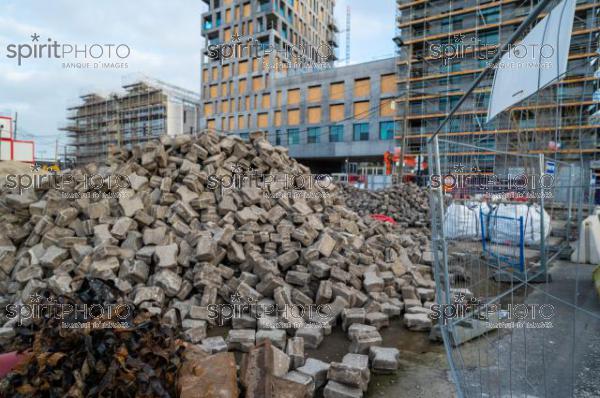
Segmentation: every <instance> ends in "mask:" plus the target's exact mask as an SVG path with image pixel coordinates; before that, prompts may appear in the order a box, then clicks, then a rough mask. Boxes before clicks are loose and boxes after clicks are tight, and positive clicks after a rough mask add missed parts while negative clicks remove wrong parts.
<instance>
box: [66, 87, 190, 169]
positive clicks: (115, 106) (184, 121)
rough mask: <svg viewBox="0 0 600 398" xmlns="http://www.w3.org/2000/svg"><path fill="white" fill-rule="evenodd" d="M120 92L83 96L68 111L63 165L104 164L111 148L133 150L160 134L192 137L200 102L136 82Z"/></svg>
mask: <svg viewBox="0 0 600 398" xmlns="http://www.w3.org/2000/svg"><path fill="white" fill-rule="evenodd" d="M123 89H124V92H122V93H112V94H110V95H100V94H98V93H89V94H85V95H82V96H81V100H82V101H83V103H82V104H81V105H78V106H74V107H71V108H68V110H67V111H68V115H67V118H68V120H69V123H68V124H67V126H65V127H64V128H62V130H64V131H66V132H67V136H68V138H69V141H70V143H69V145H68V146H67V153H66V154H65V157H66V160H67V161H70V162H74V163H75V164H78V165H80V164H86V163H90V162H97V161H100V162H101V161H103V160H105V159H106V157H107V155H108V149H109V146H110V145H118V146H123V147H125V148H131V147H132V146H133V145H135V144H138V143H142V142H145V141H148V140H151V139H153V138H156V137H159V136H161V135H164V134H168V135H178V134H184V133H185V134H195V133H196V132H197V129H198V109H199V104H200V97H199V95H197V94H196V93H194V92H192V91H188V90H185V89H182V88H179V87H176V86H172V85H170V84H167V83H164V82H161V81H158V80H155V79H150V78H141V79H137V80H135V81H134V82H132V83H130V84H125V85H123Z"/></svg>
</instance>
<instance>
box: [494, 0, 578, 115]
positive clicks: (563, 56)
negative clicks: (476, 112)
mask: <svg viewBox="0 0 600 398" xmlns="http://www.w3.org/2000/svg"><path fill="white" fill-rule="evenodd" d="M575 3H576V0H563V1H561V2H560V3H558V4H557V5H556V7H554V9H552V11H551V12H550V14H548V15H547V16H546V17H545V18H544V19H542V20H541V22H540V23H538V24H537V25H536V26H535V27H534V28H533V29H532V30H531V32H529V34H527V36H525V38H524V39H523V41H521V42H520V43H518V44H515V45H513V46H511V48H510V50H509V51H508V52H506V54H504V56H502V58H501V60H500V62H499V64H498V65H496V75H495V76H494V85H493V87H492V94H491V96H490V103H489V108H488V116H487V121H488V122H489V121H491V120H492V119H493V118H494V117H496V116H497V115H498V114H499V113H501V112H502V111H504V110H506V109H507V108H510V107H511V106H513V105H515V104H517V103H518V102H520V101H523V100H524V99H526V98H528V97H529V96H531V95H533V94H535V93H536V92H537V91H538V90H539V89H541V88H543V87H545V86H546V85H548V84H550V83H552V82H553V81H555V80H557V79H559V78H560V77H561V76H562V75H563V74H564V73H565V72H566V71H567V61H568V56H569V47H570V45H571V31H572V29H573V17H574V15H575Z"/></svg>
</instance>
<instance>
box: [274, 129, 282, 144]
mask: <svg viewBox="0 0 600 398" xmlns="http://www.w3.org/2000/svg"><path fill="white" fill-rule="evenodd" d="M281 138H282V137H281V130H275V145H281Z"/></svg>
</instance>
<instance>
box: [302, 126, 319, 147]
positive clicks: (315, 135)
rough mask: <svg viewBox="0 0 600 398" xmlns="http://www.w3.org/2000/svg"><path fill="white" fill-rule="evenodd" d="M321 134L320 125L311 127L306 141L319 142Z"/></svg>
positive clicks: (310, 142)
mask: <svg viewBox="0 0 600 398" xmlns="http://www.w3.org/2000/svg"><path fill="white" fill-rule="evenodd" d="M320 135H321V128H320V127H309V128H308V135H307V139H306V142H307V143H309V144H317V143H319V136H320Z"/></svg>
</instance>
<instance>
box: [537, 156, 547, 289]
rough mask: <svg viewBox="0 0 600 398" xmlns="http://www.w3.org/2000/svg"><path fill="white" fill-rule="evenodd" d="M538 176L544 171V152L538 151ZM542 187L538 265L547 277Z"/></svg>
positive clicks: (541, 189) (541, 191)
mask: <svg viewBox="0 0 600 398" xmlns="http://www.w3.org/2000/svg"><path fill="white" fill-rule="evenodd" d="M539 160H540V177H541V176H542V175H543V173H544V171H545V162H544V154H543V153H540V157H539ZM544 195H545V192H544V187H543V186H542V185H541V184H540V265H541V267H542V270H543V272H544V276H545V277H546V278H547V277H548V269H547V268H546V236H545V231H544Z"/></svg>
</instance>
